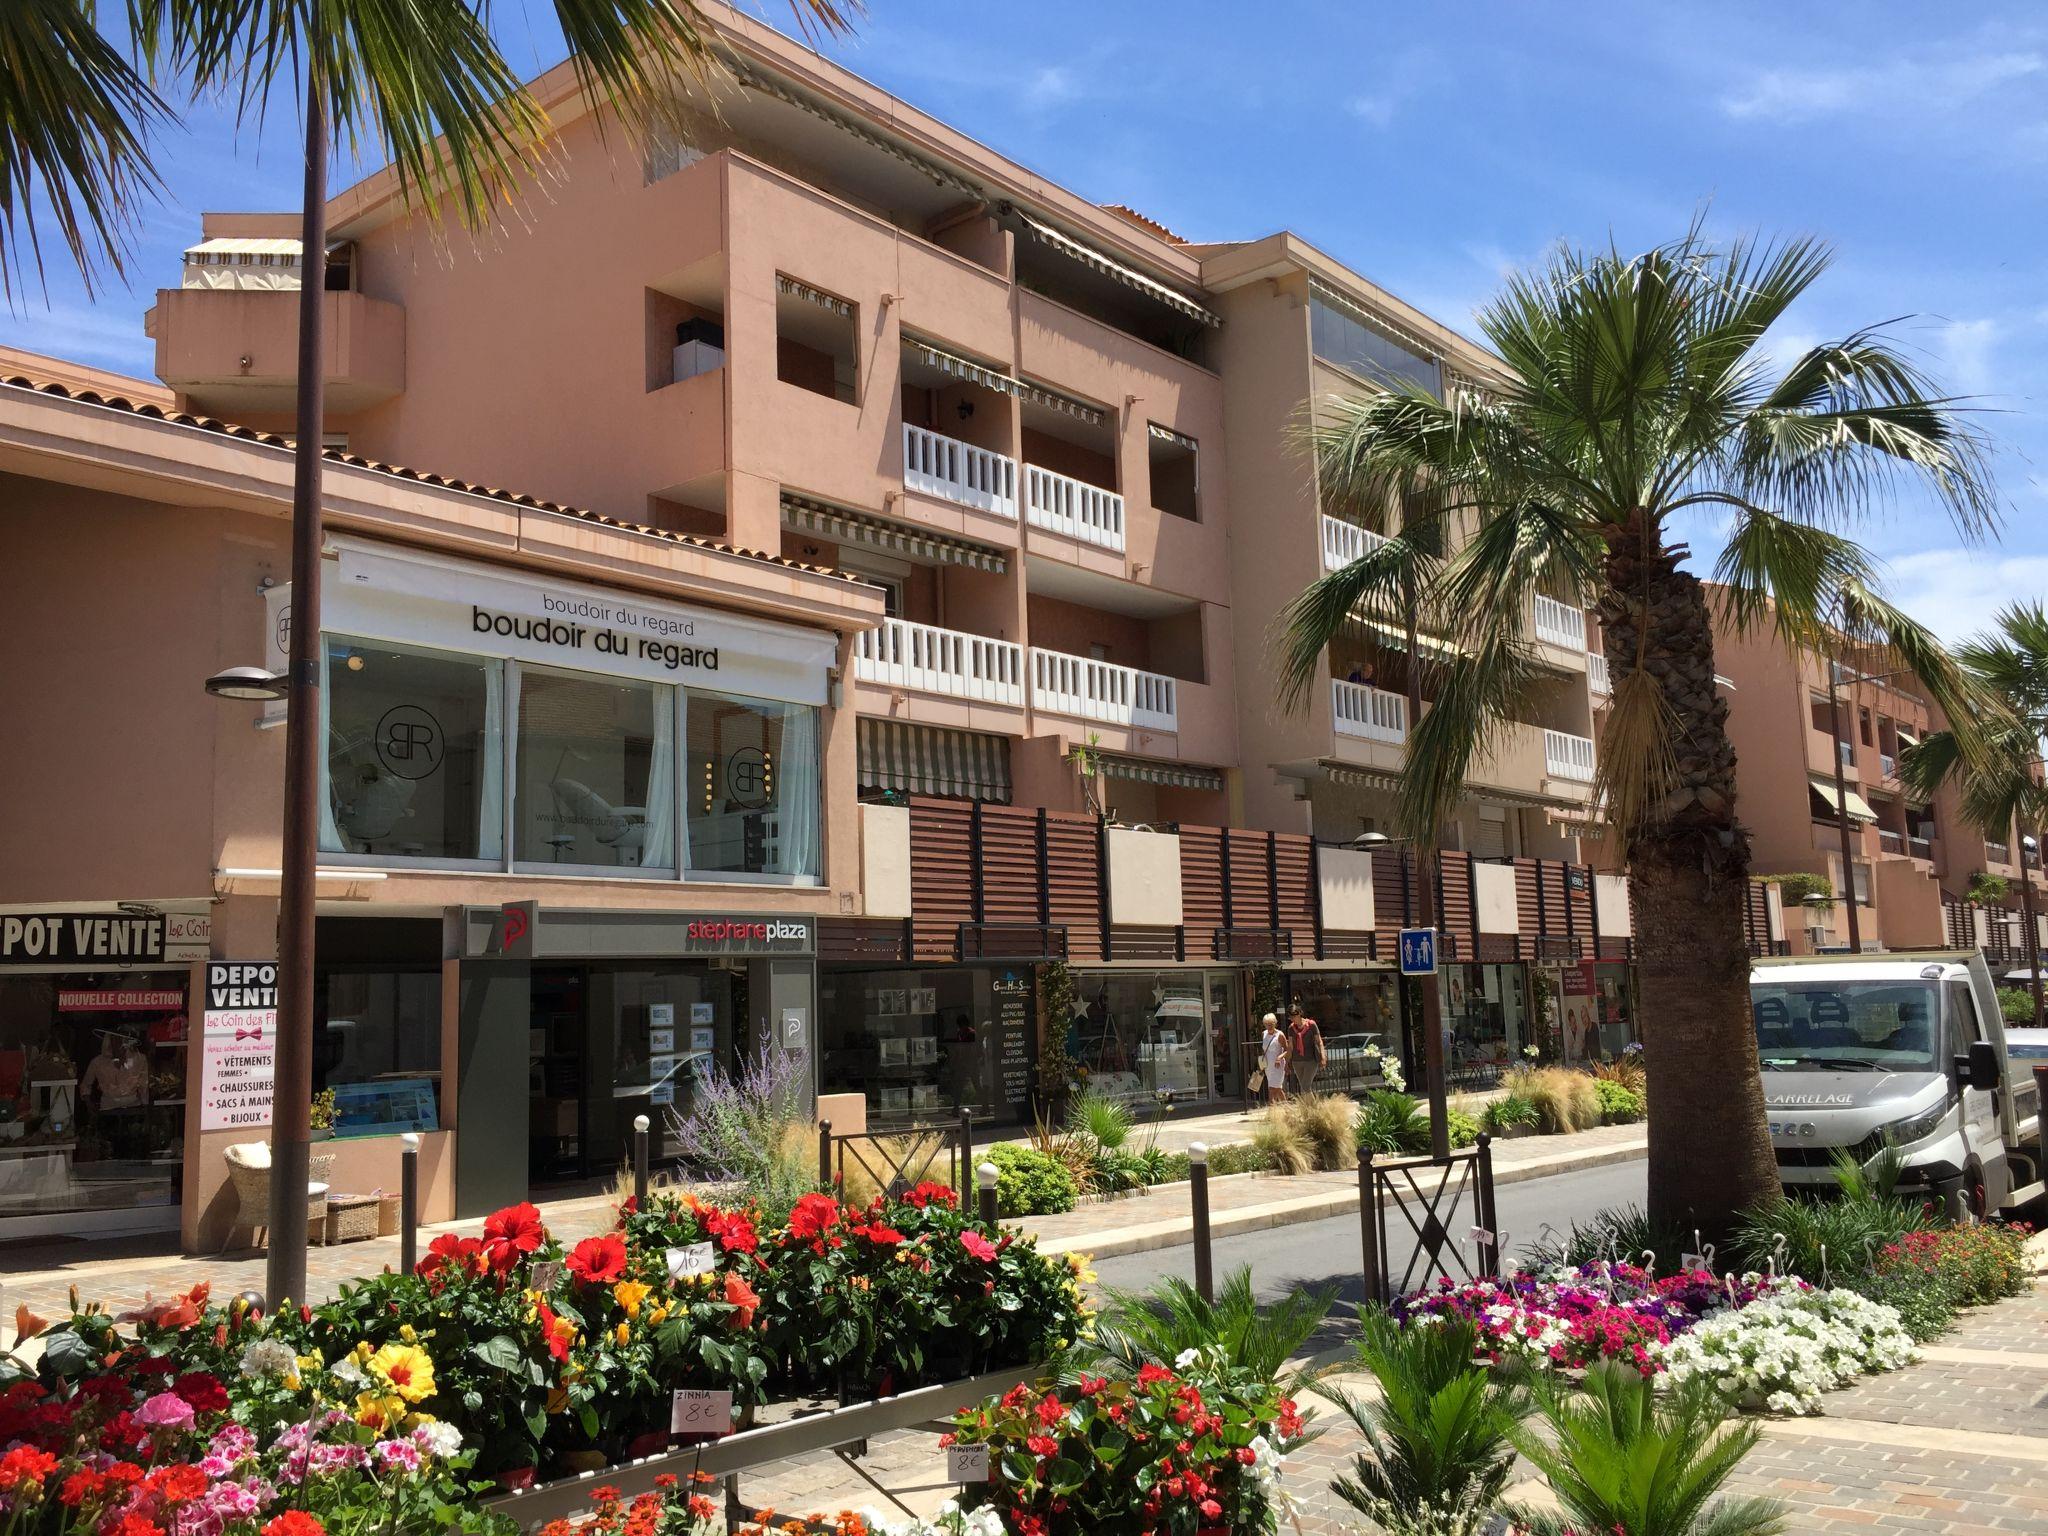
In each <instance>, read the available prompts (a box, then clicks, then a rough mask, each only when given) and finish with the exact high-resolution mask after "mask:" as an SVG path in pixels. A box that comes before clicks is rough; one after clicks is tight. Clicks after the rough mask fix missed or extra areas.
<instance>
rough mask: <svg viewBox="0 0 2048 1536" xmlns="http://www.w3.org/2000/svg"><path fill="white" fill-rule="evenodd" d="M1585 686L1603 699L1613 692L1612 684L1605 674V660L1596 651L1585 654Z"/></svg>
mask: <svg viewBox="0 0 2048 1536" xmlns="http://www.w3.org/2000/svg"><path fill="white" fill-rule="evenodd" d="M1586 685H1587V686H1588V687H1590V688H1591V689H1592V690H1593V691H1594V692H1595V693H1597V694H1599V695H1600V696H1601V697H1603V698H1605V697H1606V696H1607V695H1609V694H1611V693H1613V692H1614V683H1613V681H1612V680H1611V679H1610V678H1609V676H1608V673H1607V658H1606V657H1605V656H1603V655H1601V654H1600V653H1599V652H1598V651H1588V652H1586Z"/></svg>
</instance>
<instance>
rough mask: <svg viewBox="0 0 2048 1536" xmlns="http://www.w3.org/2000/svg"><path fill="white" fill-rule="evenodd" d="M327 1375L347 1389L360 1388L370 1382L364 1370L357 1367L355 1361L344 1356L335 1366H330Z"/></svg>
mask: <svg viewBox="0 0 2048 1536" xmlns="http://www.w3.org/2000/svg"><path fill="white" fill-rule="evenodd" d="M327 1374H328V1375H330V1376H332V1377H333V1378H334V1379H335V1380H336V1381H338V1382H340V1383H341V1384H342V1385H343V1386H345V1387H360V1386H361V1385H363V1383H364V1382H366V1381H368V1380H369V1378H368V1377H367V1376H365V1375H364V1374H363V1368H362V1367H361V1366H359V1365H357V1364H356V1363H355V1360H354V1359H353V1358H352V1357H350V1356H348V1355H343V1356H342V1357H341V1358H340V1359H339V1360H337V1361H335V1362H334V1364H332V1365H330V1366H329V1367H328V1368H327Z"/></svg>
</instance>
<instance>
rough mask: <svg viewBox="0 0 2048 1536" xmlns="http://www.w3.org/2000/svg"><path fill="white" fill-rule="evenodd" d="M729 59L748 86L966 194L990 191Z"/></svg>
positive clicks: (743, 62) (980, 195)
mask: <svg viewBox="0 0 2048 1536" xmlns="http://www.w3.org/2000/svg"><path fill="white" fill-rule="evenodd" d="M725 63H726V67H727V68H728V69H730V70H731V71H732V72H733V74H734V75H736V76H737V77H738V78H739V81H740V83H741V84H742V85H745V86H746V87H747V88H748V89H750V90H756V91H759V92H761V93H762V94H763V95H766V96H773V97H774V98H775V99H776V100H777V101H781V102H786V103H788V104H789V105H790V106H792V107H795V108H796V109H797V110H798V111H800V112H808V113H810V114H811V116H813V117H815V118H818V119H820V120H821V121H824V122H827V123H830V124H831V125H832V126H833V127H835V128H837V129H838V130H839V131H840V132H841V133H844V134H846V135H847V136H848V137H850V138H855V139H859V140H860V141H861V142H862V143H863V144H868V145H872V146H873V147H874V148H876V149H879V150H880V151H882V153H883V154H885V155H893V156H895V157H896V158H897V159H898V160H901V161H902V162H903V163H904V164H905V165H908V166H910V167H912V168H913V169H915V170H916V171H917V172H918V173H919V174H921V175H924V176H928V177H930V178H931V179H932V180H933V181H934V182H936V183H937V184H938V185H940V186H942V187H951V188H952V189H953V190H954V191H955V192H958V193H959V194H960V195H961V196H963V197H971V198H973V199H975V200H976V201H977V202H979V201H981V200H983V199H985V198H986V197H987V195H988V194H987V193H986V192H985V191H984V190H983V189H982V188H981V187H980V186H979V185H977V184H976V183H974V182H972V181H969V180H968V179H967V178H966V177H965V176H962V175H960V174H959V173H958V172H957V171H954V170H951V169H950V168H948V167H946V166H943V165H940V164H939V163H938V161H936V160H932V159H929V158H927V157H926V156H924V155H921V154H919V153H917V151H915V150H913V149H911V148H910V147H909V146H908V145H904V144H898V143H897V142H896V141H895V140H893V139H889V138H885V137H884V136H883V135H881V134H879V133H876V132H875V131H874V130H873V129H871V128H869V127H868V126H867V125H866V124H865V123H862V122H861V121H859V120H858V119H857V118H855V117H853V116H852V115H851V114H850V113H846V112H842V111H840V110H839V109H838V108H836V107H831V106H828V105H826V104H825V103H824V102H822V101H818V100H816V99H814V98H813V97H811V96H808V95H806V94H805V93H804V92H802V91H800V90H798V89H796V88H795V87H794V86H791V85H786V84H784V83H783V82H782V81H780V80H778V79H776V78H775V77H774V76H773V75H771V74H769V73H768V72H767V71H766V70H764V69H762V68H760V67H759V66H758V65H755V64H753V63H751V62H750V61H748V60H746V59H743V58H741V57H740V56H739V55H737V54H732V55H728V56H727V58H726V60H725Z"/></svg>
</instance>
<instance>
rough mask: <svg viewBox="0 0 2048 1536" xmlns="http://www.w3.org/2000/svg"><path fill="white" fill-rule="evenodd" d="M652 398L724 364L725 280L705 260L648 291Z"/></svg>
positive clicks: (716, 265)
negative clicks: (653, 395) (671, 386)
mask: <svg viewBox="0 0 2048 1536" xmlns="http://www.w3.org/2000/svg"><path fill="white" fill-rule="evenodd" d="M646 312H647V389H648V392H649V393H650V394H651V393H652V392H653V391H655V390H657V389H666V388H667V387H668V386H669V385H671V384H682V383H685V382H687V381H688V380H690V379H694V378H698V377H700V376H702V375H704V374H707V373H714V372H716V371H717V370H718V369H720V368H723V367H724V366H725V279H724V273H723V271H722V269H721V266H720V260H719V258H718V257H717V256H708V257H706V258H705V259H704V260H702V261H699V262H697V263H695V264H694V265H693V266H691V267H688V268H686V269H685V270H683V271H681V272H677V273H675V274H674V275H673V276H671V277H669V278H667V279H665V280H664V281H662V282H660V283H657V284H656V285H655V286H653V287H651V288H649V289H647V291H646Z"/></svg>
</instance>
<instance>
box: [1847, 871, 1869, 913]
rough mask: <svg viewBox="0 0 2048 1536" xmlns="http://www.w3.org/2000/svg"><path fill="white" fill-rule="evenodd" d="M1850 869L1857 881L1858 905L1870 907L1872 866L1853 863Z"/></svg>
mask: <svg viewBox="0 0 2048 1536" xmlns="http://www.w3.org/2000/svg"><path fill="white" fill-rule="evenodd" d="M1849 868H1850V870H1851V871H1852V873H1853V874H1854V876H1855V880H1856V905H1857V906H1859V907H1867V906H1869V905H1870V866H1869V865H1868V864H1863V863H1852V864H1851V865H1850V866H1849Z"/></svg>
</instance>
